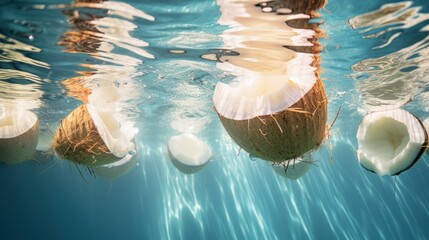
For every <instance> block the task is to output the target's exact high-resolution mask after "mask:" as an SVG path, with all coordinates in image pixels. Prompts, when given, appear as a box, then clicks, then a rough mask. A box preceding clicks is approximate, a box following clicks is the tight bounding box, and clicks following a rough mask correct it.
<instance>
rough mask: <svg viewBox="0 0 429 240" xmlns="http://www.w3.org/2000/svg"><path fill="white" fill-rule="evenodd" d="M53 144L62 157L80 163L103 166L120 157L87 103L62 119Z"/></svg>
mask: <svg viewBox="0 0 429 240" xmlns="http://www.w3.org/2000/svg"><path fill="white" fill-rule="evenodd" d="M53 145H54V149H55V152H56V153H57V154H58V155H59V156H60V157H62V158H65V159H68V160H70V161H73V162H75V163H78V164H83V165H88V166H101V165H105V164H109V163H113V162H115V161H117V160H118V159H119V158H118V157H116V156H115V155H113V154H112V153H111V152H110V150H109V148H108V147H107V146H106V144H105V143H104V141H103V139H102V138H101V136H100V133H99V132H98V130H97V127H96V126H95V124H94V121H93V120H92V118H91V115H90V114H89V112H88V109H87V105H86V104H84V105H81V106H79V107H78V108H76V109H75V110H73V111H72V112H71V113H70V114H69V115H68V116H67V117H66V118H65V119H63V120H62V121H61V124H60V127H59V129H58V131H57V132H56V133H55V136H54V144H53Z"/></svg>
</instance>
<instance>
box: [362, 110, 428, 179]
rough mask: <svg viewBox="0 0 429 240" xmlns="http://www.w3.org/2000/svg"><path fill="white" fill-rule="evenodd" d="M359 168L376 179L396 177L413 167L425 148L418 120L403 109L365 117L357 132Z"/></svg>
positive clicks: (421, 126) (420, 124)
mask: <svg viewBox="0 0 429 240" xmlns="http://www.w3.org/2000/svg"><path fill="white" fill-rule="evenodd" d="M357 140H358V150H357V156H358V160H359V162H360V164H361V165H362V166H363V167H364V168H366V169H367V170H369V171H372V172H375V173H377V174H378V175H381V176H383V175H398V174H400V173H402V172H403V171H405V170H407V169H409V168H410V167H411V166H413V165H414V164H415V163H416V162H417V160H418V159H419V158H420V157H421V156H422V154H423V153H424V151H425V150H426V148H427V142H428V134H427V132H426V130H425V128H424V126H423V124H422V122H420V120H419V119H417V118H416V117H415V116H414V115H412V114H411V113H409V112H407V111H405V110H403V109H393V110H388V111H381V112H374V113H370V114H368V115H366V116H365V117H364V118H363V120H362V122H361V124H360V125H359V128H358V131H357Z"/></svg>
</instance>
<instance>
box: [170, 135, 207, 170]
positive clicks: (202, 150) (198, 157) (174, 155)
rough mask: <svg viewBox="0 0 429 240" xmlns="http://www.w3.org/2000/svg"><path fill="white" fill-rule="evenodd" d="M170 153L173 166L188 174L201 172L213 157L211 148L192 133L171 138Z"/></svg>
mask: <svg viewBox="0 0 429 240" xmlns="http://www.w3.org/2000/svg"><path fill="white" fill-rule="evenodd" d="M168 151H169V153H170V157H171V162H172V163H173V165H174V166H175V167H176V168H177V169H179V170H180V171H181V172H183V173H186V174H191V173H195V172H198V171H199V170H201V169H202V168H203V167H204V166H205V165H206V164H207V163H208V161H209V159H210V158H211V156H212V151H211V150H210V147H209V146H208V145H207V144H206V143H205V142H203V141H202V140H200V139H199V138H197V137H196V136H195V135H193V134H191V133H185V134H181V135H177V136H173V137H171V138H170V139H169V140H168Z"/></svg>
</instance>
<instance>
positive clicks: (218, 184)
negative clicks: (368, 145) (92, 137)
mask: <svg viewBox="0 0 429 240" xmlns="http://www.w3.org/2000/svg"><path fill="white" fill-rule="evenodd" d="M106 3H111V2H106ZM116 3H119V4H116V5H115V4H107V5H103V6H97V7H95V8H85V6H80V7H79V6H73V5H70V4H71V2H60V1H54V0H50V1H30V0H28V1H27V0H11V1H6V0H0V69H1V71H0V83H2V84H3V86H0V87H1V88H2V89H0V97H1V99H2V101H5V102H8V101H12V102H13V101H17V100H19V99H27V100H28V101H26V102H25V105H23V106H22V107H23V108H27V109H31V110H32V111H33V112H34V113H36V114H37V116H38V117H39V121H40V134H41V139H42V140H43V141H42V142H45V143H46V144H47V145H49V142H50V140H49V139H50V138H52V136H53V134H54V132H55V130H56V128H57V127H58V125H59V122H60V121H61V119H63V118H65V117H66V116H67V115H68V114H69V113H70V112H71V111H72V110H73V109H75V108H76V107H78V106H79V105H80V104H81V103H82V102H81V100H80V99H78V98H76V97H73V96H71V95H72V94H71V93H70V91H67V90H66V88H65V87H64V86H65V85H64V81H66V80H67V79H71V78H76V77H79V76H85V77H90V78H91V77H92V78H91V79H90V84H92V85H93V86H95V87H96V86H98V85H97V84H100V83H99V81H101V80H100V79H113V80H112V81H118V82H117V85H118V86H120V87H122V89H127V91H129V92H127V93H126V94H127V96H131V97H130V99H128V100H127V101H126V105H125V107H124V108H125V109H126V110H127V111H126V113H127V117H128V119H130V120H132V122H134V123H135V127H136V128H137V129H138V130H139V133H138V134H137V136H136V140H135V143H136V145H137V152H136V155H135V156H134V158H133V159H134V161H135V162H134V165H133V167H132V169H129V172H127V173H126V174H124V175H123V176H120V177H117V178H115V179H109V177H108V176H107V177H106V176H103V174H102V173H101V174H100V175H99V176H97V175H96V174H95V175H94V174H93V173H92V172H91V170H88V169H86V168H85V167H79V166H76V165H75V164H74V163H70V162H69V161H66V160H63V159H60V158H59V157H57V156H56V155H55V154H53V153H52V150H49V146H48V147H46V146H45V147H43V146H42V147H40V149H43V150H41V151H36V153H35V156H34V159H33V160H32V161H26V162H24V163H21V164H4V163H0V239H427V238H429V230H428V228H427V222H428V221H429V187H428V186H426V185H427V183H428V181H429V174H428V173H429V159H428V155H427V153H426V154H424V155H423V156H422V157H421V159H420V160H419V161H418V162H417V163H416V164H415V165H414V166H413V167H412V168H410V169H409V170H407V171H405V172H403V173H401V174H400V175H398V176H383V177H381V176H378V175H376V174H374V173H372V172H369V171H367V170H365V169H364V168H363V167H361V166H360V164H359V162H358V160H357V157H356V156H357V154H356V151H357V148H358V147H357V140H356V132H357V129H358V126H359V124H360V122H361V120H362V118H363V116H365V115H366V114H367V113H368V112H370V110H369V109H368V106H367V105H365V104H364V102H365V101H366V102H367V103H368V105H369V106H370V107H369V108H371V107H377V106H379V105H380V104H381V103H379V102H377V100H374V98H372V96H371V94H369V95H365V92H369V90H370V89H376V90H377V91H376V92H378V93H380V92H381V93H383V92H384V91H385V92H389V93H391V95H392V96H395V98H389V99H387V100H385V102H383V104H385V105H386V106H401V107H403V108H404V109H406V110H407V111H409V112H411V113H412V114H414V115H415V116H417V117H418V118H419V119H421V120H424V119H426V118H428V117H429V107H428V106H429V104H428V101H429V95H428V92H429V88H428V83H429V77H428V76H429V60H428V50H429V37H428V31H429V3H428V2H427V0H418V1H410V2H403V1H387V0H383V1H371V0H362V1H340V0H330V1H329V3H328V4H327V5H326V6H325V7H324V8H323V9H320V10H319V13H320V14H321V16H320V17H319V18H315V19H312V20H311V21H315V22H318V23H320V25H319V28H320V29H321V30H322V31H323V32H324V37H322V38H320V39H319V42H320V43H321V44H322V46H323V50H322V52H321V54H320V55H321V78H322V81H323V83H324V85H325V90H326V93H327V96H328V99H329V104H328V109H329V110H328V114H329V117H328V123H330V122H332V121H333V119H334V118H335V115H336V113H337V111H338V109H339V108H340V107H341V110H340V112H339V115H338V119H337V120H336V122H335V124H334V125H333V127H332V128H331V129H330V134H329V136H330V137H329V138H328V139H326V140H325V141H324V143H323V144H322V146H321V147H320V148H319V149H318V150H317V151H316V152H314V155H313V159H314V160H315V161H316V162H315V164H314V165H312V166H311V168H310V170H309V171H308V172H307V173H306V174H305V175H304V176H302V177H301V178H299V179H297V180H291V179H288V178H285V177H283V176H281V175H279V174H277V173H276V172H275V171H273V168H272V166H271V164H270V163H269V162H266V161H263V160H261V159H255V158H252V157H249V155H248V154H247V153H246V152H244V151H239V147H238V146H237V145H236V144H235V143H234V142H233V141H232V140H231V139H230V137H229V136H228V134H227V133H226V131H225V130H224V129H223V127H222V125H221V123H220V121H219V120H218V117H217V115H216V113H215V112H214V111H213V110H212V106H213V102H212V95H213V91H214V88H215V85H216V83H217V82H219V81H222V82H228V81H230V80H231V79H232V78H233V76H231V75H230V74H228V73H225V72H224V71H222V70H221V69H219V68H217V67H216V64H217V62H216V61H211V60H207V59H204V58H202V56H203V55H205V54H213V53H217V52H218V51H219V49H223V42H222V38H221V37H220V35H221V34H222V32H223V31H225V30H226V29H227V26H225V25H221V24H219V23H218V19H219V18H220V16H221V12H220V10H219V6H218V5H217V3H216V1H213V0H200V1H191V0H184V1H170V0H163V1H153V0H145V1H137V0H130V1H123V2H119V1H118V2H116ZM385 4H396V5H395V6H398V4H399V5H400V6H403V7H402V8H398V10H397V11H396V12H394V13H393V14H390V15H387V14H386V15H385V16H384V15H382V16H383V17H384V18H381V19H379V21H378V22H375V23H372V25H369V26H352V25H353V24H352V23H353V21H351V20H352V19H355V18H356V17H359V16H361V15H362V14H365V13H368V12H371V11H376V10H378V9H380V8H381V7H382V6H383V5H385ZM76 9H81V11H83V12H85V13H87V14H88V15H87V16H84V17H88V18H91V14H92V15H95V16H102V17H95V19H96V20H97V21H98V24H99V25H98V26H100V28H103V29H105V32H104V33H102V32H96V31H94V32H93V33H92V35H91V29H92V27H93V26H83V27H82V26H80V25H79V23H73V22H72V21H70V18H71V17H72V16H74V14H75V12H74V11H75V10H76ZM82 9H83V10H82ZM107 10H110V12H108V11H107ZM130 16H131V17H130ZM150 16H152V17H153V18H154V19H152V18H151V17H150ZM92 18H94V16H92ZM68 19H69V20H68ZM106 19H109V20H110V21H106V22H102V21H103V20H106ZM82 29H83V30H82ZM111 29H116V30H117V31H119V30H118V29H121V30H122V31H123V32H121V35H119V36H120V38H118V39H116V38H115V37H114V36H113V35H109V34H108V33H109V31H110V30H111ZM88 32H89V33H88ZM82 33H83V34H82ZM73 34H75V35H76V36H77V37H81V38H84V37H86V35H85V34H89V35H90V36H92V37H90V38H88V39H89V40H88V41H81V42H79V44H78V45H76V44H73V43H72V44H69V43H68V42H67V41H68V40H67V39H70V38H67V36H69V37H70V36H75V35H73ZM94 46H97V47H95V48H94ZM97 48H98V49H109V50H108V51H107V50H105V51H104V50H103V51H104V54H99V53H96V52H94V49H97ZM172 50H181V51H183V52H181V54H177V53H175V52H174V51H172ZM103 51H101V52H103ZM392 79H396V80H398V79H399V80H398V81H400V82H401V84H400V86H412V87H409V88H408V87H406V88H405V87H404V88H394V87H393V88H392V87H391V86H390V85H389V84H390V83H391V82H392V81H393V80H392ZM396 80H395V81H396ZM8 84H9V85H8ZM11 85H13V86H17V85H18V86H23V88H18V87H15V88H14V87H12V88H7V87H8V86H11ZM395 86H396V85H395ZM404 89H405V90H404ZM392 91H393V93H392ZM395 91H396V92H395ZM363 96H364V97H365V99H364V97H363ZM396 97H397V98H396ZM397 99H400V101H397ZM408 100H410V101H408ZM181 121H182V123H181V124H179V123H180V122H181ZM183 121H185V124H183ZM190 121H193V123H195V122H196V126H198V129H197V130H195V134H196V135H197V136H198V137H199V138H200V139H202V140H203V141H205V142H206V143H207V144H208V145H209V146H210V148H211V150H212V152H213V156H212V158H211V159H210V162H209V163H208V164H207V165H206V166H204V168H203V169H201V170H200V171H198V172H196V173H194V174H184V173H183V172H181V171H180V170H178V169H177V168H176V167H175V166H174V165H173V164H172V162H171V160H170V158H169V154H168V149H167V142H168V139H169V138H170V137H171V136H174V135H178V134H180V133H181V131H182V128H183V127H184V126H185V127H186V123H190ZM39 144H41V143H40V142H39ZM0 156H1V153H0Z"/></svg>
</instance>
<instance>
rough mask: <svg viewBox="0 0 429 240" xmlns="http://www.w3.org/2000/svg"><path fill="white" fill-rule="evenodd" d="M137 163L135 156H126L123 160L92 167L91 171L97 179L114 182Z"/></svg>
mask: <svg viewBox="0 0 429 240" xmlns="http://www.w3.org/2000/svg"><path fill="white" fill-rule="evenodd" d="M136 163H137V157H136V156H135V155H131V154H127V155H126V156H125V157H124V158H122V159H120V160H118V161H116V162H114V163H111V164H106V165H102V166H94V167H92V170H93V171H94V174H95V175H96V176H99V177H103V178H107V179H110V180H115V179H117V178H119V177H121V176H124V175H126V174H127V173H128V172H130V171H131V170H132V169H133V168H134V166H135V165H136Z"/></svg>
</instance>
